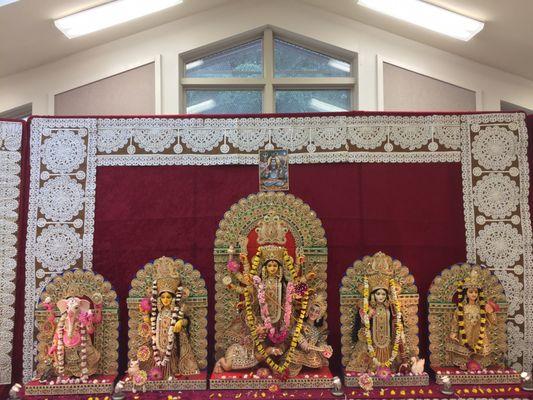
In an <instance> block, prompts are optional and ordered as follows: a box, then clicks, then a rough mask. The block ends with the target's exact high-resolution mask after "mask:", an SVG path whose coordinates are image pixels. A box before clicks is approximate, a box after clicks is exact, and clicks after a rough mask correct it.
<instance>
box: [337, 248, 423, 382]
mask: <svg viewBox="0 0 533 400" xmlns="http://www.w3.org/2000/svg"><path fill="white" fill-rule="evenodd" d="M340 296H341V298H340V304H341V335H342V337H341V343H342V365H343V368H344V380H345V384H346V386H361V387H364V386H365V383H364V381H365V380H367V381H368V380H369V378H371V379H372V382H373V385H374V386H421V385H424V386H425V385H428V384H429V377H428V374H427V373H426V372H425V371H424V362H425V360H424V359H419V358H418V355H419V349H418V314H417V313H418V290H417V287H416V285H415V280H414V278H413V275H411V274H410V272H409V269H408V268H407V267H406V266H404V265H402V263H401V262H400V261H398V260H393V259H392V258H391V257H390V256H388V255H386V254H384V253H382V252H378V253H376V254H374V255H373V256H366V257H364V258H363V259H362V260H358V261H356V262H354V264H353V266H351V267H350V268H348V270H347V271H346V275H345V276H344V277H343V279H342V284H341V288H340Z"/></svg>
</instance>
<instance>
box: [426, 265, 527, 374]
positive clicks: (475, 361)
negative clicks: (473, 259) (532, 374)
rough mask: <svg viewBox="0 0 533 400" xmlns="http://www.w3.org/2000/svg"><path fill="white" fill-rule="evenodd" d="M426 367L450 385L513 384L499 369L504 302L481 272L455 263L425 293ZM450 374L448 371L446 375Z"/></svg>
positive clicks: (499, 289) (494, 279)
mask: <svg viewBox="0 0 533 400" xmlns="http://www.w3.org/2000/svg"><path fill="white" fill-rule="evenodd" d="M428 300H429V340H430V351H431V357H430V360H431V368H432V369H433V370H435V372H436V374H437V383H442V381H441V377H442V376H444V375H448V374H449V375H450V379H451V381H452V383H457V384H478V383H516V382H519V376H518V374H517V373H516V371H513V370H505V369H506V367H505V359H506V350H507V338H506V333H505V320H506V311H507V307H508V305H507V302H506V299H505V295H504V291H503V287H502V285H501V284H500V282H499V281H498V278H497V277H496V276H495V275H494V274H493V273H492V272H491V271H490V270H489V269H487V268H484V267H482V266H479V265H474V264H468V263H464V264H456V265H453V266H452V267H450V268H447V269H445V270H444V271H443V272H442V273H441V274H440V275H439V276H437V277H436V278H435V279H434V280H433V283H432V284H431V287H430V290H429V296H428ZM450 371H451V372H450Z"/></svg>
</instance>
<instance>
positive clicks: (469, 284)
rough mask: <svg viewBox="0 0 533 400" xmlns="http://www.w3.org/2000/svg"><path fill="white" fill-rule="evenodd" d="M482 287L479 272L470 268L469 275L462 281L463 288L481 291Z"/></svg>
mask: <svg viewBox="0 0 533 400" xmlns="http://www.w3.org/2000/svg"><path fill="white" fill-rule="evenodd" d="M482 287H483V281H482V279H481V274H480V271H479V270H478V269H477V268H472V270H471V271H470V274H469V275H468V276H467V277H466V278H465V280H464V283H463V288H466V289H468V288H476V289H481V288H482Z"/></svg>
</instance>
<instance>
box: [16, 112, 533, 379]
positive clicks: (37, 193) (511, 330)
mask: <svg viewBox="0 0 533 400" xmlns="http://www.w3.org/2000/svg"><path fill="white" fill-rule="evenodd" d="M272 148H286V149H288V150H289V152H290V162H291V163H293V164H297V163H299V164H305V163H336V162H393V163H398V162H418V163H430V162H462V164H463V197H464V205H465V224H466V232H467V243H466V246H467V251H468V261H470V262H481V263H484V264H486V265H488V266H489V267H490V268H493V269H494V270H495V271H496V273H497V275H498V277H499V278H500V280H501V282H502V284H503V286H504V288H505V289H506V293H507V296H508V298H509V302H510V307H509V321H508V323H507V326H508V335H509V344H510V346H509V360H510V361H511V364H512V366H513V367H514V368H517V369H521V368H522V367H526V368H531V361H532V360H531V357H532V356H531V353H530V352H529V353H528V352H526V351H525V349H527V348H531V346H533V341H532V337H533V303H532V301H533V298H532V297H530V298H525V297H524V295H523V293H524V292H523V291H522V290H521V289H522V288H524V289H525V291H526V292H527V291H529V293H533V265H532V260H531V257H532V256H531V223H530V219H529V207H528V193H529V171H528V164H527V154H526V151H527V131H526V128H525V123H524V116H523V114H489V115H469V116H459V115H430V116H328V117H267V118H211V119H199V118H98V119H96V118H86V119H83V118H81V119H60V118H58V119H54V118H50V119H44V118H35V119H33V121H32V126H31V182H30V209H29V222H28V236H27V244H26V246H27V247H26V293H27V294H28V296H30V297H28V298H27V299H28V300H27V301H26V311H25V329H24V335H25V336H24V379H25V381H27V380H28V379H30V378H31V376H32V373H33V372H32V371H33V354H34V347H35V346H34V318H33V311H34V307H35V304H36V301H37V299H38V293H39V292H40V291H41V290H42V288H43V287H44V285H46V283H47V282H49V281H50V279H51V278H52V277H54V276H55V275H57V274H58V273H60V272H61V271H62V270H63V269H65V268H69V267H70V266H77V267H83V268H91V260H92V243H93V224H94V199H95V171H96V164H98V165H107V166H130V165H131V166H142V165H154V166H157V165H223V164H226V165H228V164H249V165H251V164H257V162H258V150H259V149H272ZM420 168H423V166H420ZM458 195H459V194H458ZM31 296H35V297H34V298H33V299H31ZM30 300H33V301H30ZM521 343H523V344H524V345H519V344H521ZM515 344H516V345H515Z"/></svg>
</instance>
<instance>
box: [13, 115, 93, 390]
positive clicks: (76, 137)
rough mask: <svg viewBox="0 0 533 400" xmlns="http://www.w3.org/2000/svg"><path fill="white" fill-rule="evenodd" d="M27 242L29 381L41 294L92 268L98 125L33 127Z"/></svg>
mask: <svg viewBox="0 0 533 400" xmlns="http://www.w3.org/2000/svg"><path fill="white" fill-rule="evenodd" d="M30 142H31V143H30V200H29V210H28V232H27V242H26V303H25V322H24V349H23V350H24V351H23V354H24V355H23V372H24V381H25V382H27V381H28V380H30V379H31V378H32V374H33V367H34V363H33V359H34V355H35V344H34V310H35V306H36V304H37V303H38V301H39V293H41V291H42V290H43V288H44V286H45V285H46V284H47V283H49V282H50V281H51V279H52V278H54V277H55V276H56V275H58V274H60V273H62V272H64V271H65V270H67V269H70V268H71V267H79V268H85V269H90V268H91V267H92V254H93V231H94V199H95V193H96V192H95V189H96V182H95V178H96V142H97V135H96V120H95V119H91V118H87V119H39V118H36V119H34V120H33V121H32V122H31V135H30Z"/></svg>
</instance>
